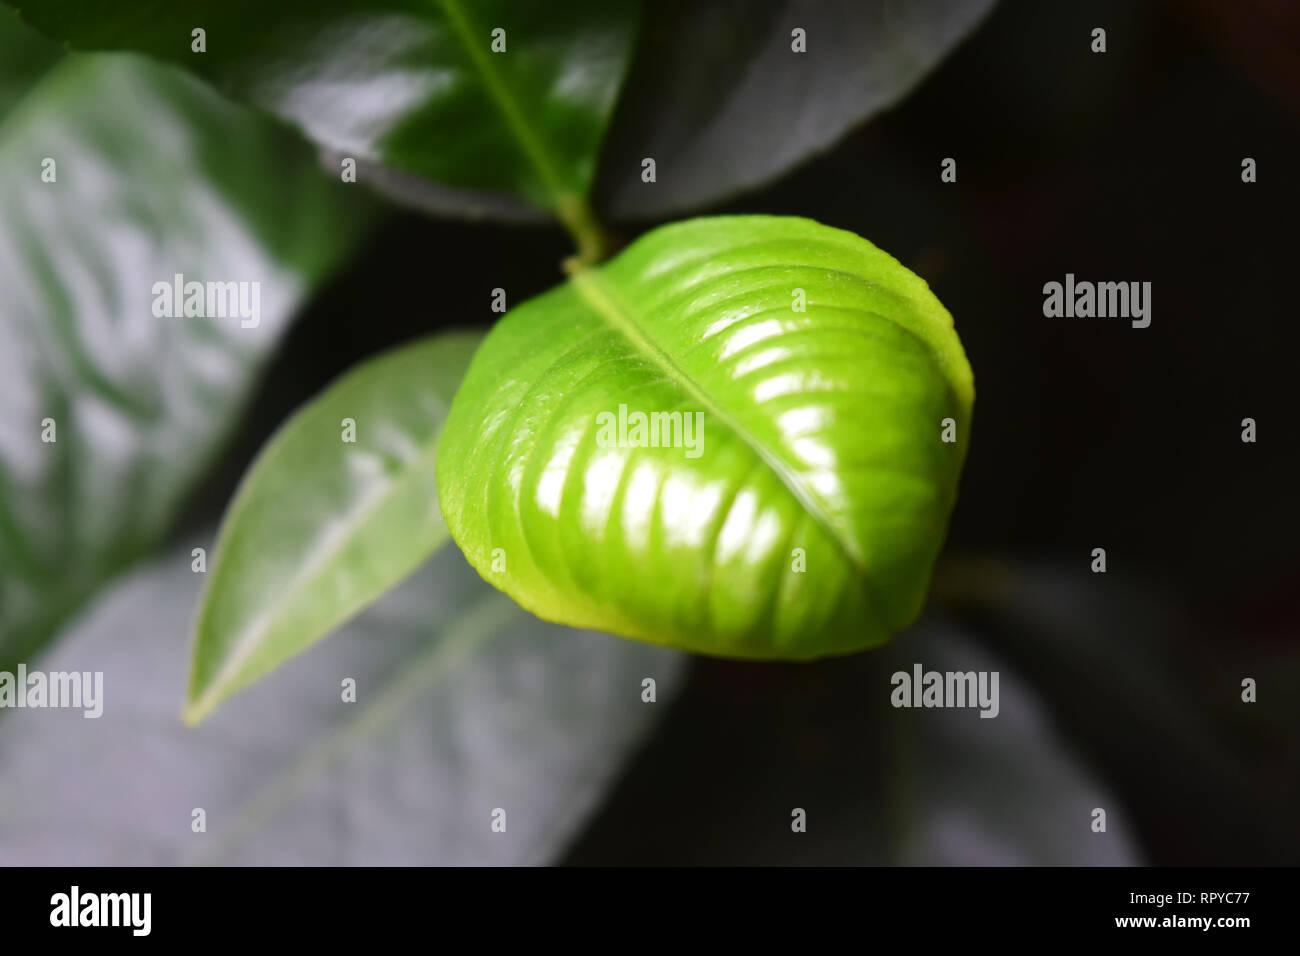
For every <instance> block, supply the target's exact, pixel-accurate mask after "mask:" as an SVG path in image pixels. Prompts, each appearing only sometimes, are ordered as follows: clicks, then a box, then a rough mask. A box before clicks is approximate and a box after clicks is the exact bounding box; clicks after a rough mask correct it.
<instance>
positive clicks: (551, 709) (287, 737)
mask: <svg viewBox="0 0 1300 956" xmlns="http://www.w3.org/2000/svg"><path fill="white" fill-rule="evenodd" d="M201 581H202V578H201V576H200V575H198V574H194V573H192V572H191V571H190V567H189V553H188V550H185V549H182V550H180V551H179V552H174V553H172V554H171V555H170V557H168V558H166V559H164V560H163V561H161V562H159V563H157V564H154V565H152V566H149V567H146V568H142V569H140V570H137V571H135V572H133V573H132V574H131V575H130V576H129V577H128V578H126V579H124V580H123V581H122V582H121V583H119V584H118V585H116V586H115V587H114V588H113V589H112V590H111V591H110V592H108V593H107V594H106V595H105V596H104V597H103V598H102V599H101V600H99V601H97V602H96V603H95V605H94V606H93V607H91V608H90V609H89V610H88V611H87V612H86V613H85V614H84V615H83V616H82V617H81V618H80V619H79V620H78V621H77V622H76V623H75V624H74V625H73V626H72V627H71V628H70V629H69V632H68V634H67V635H66V637H64V638H63V639H62V640H60V642H59V644H58V646H57V648H56V649H55V650H54V651H53V652H52V653H51V654H50V655H48V656H47V657H46V658H45V660H44V661H43V662H42V667H44V668H48V669H50V670H90V671H103V673H104V712H103V716H101V717H100V718H98V719H86V718H85V717H83V716H82V713H81V711H79V710H15V711H13V712H12V713H11V715H10V716H9V718H7V719H6V720H5V721H4V722H3V723H0V766H3V767H4V768H5V769H4V774H3V776H2V777H0V863H2V864H5V865H21V864H42V865H65V864H66V865H71V864H77V865H96V864H109V863H112V864H115V865H131V864H141V865H166V864H175V863H220V864H232V865H243V864H301V865H316V864H322V865H325V864H329V865H350V864H372V865H415V864H449V865H456V864H459V865H478V864H539V863H547V862H552V861H554V860H555V859H556V858H557V856H558V855H559V854H560V853H561V852H562V851H563V849H564V848H565V847H566V846H567V844H568V843H569V841H570V840H571V839H572V838H573V837H574V835H575V834H576V832H577V831H578V830H579V828H580V827H581V826H582V824H583V823H584V821H585V819H586V817H587V816H588V815H589V814H590V813H591V812H592V811H593V809H594V808H595V807H596V806H597V805H598V803H599V801H600V800H601V798H602V795H603V791H604V789H605V787H606V786H607V785H608V784H609V782H610V780H611V779H612V778H613V776H614V774H615V772H616V770H617V769H618V768H619V767H620V765H621V764H622V763H623V762H625V761H627V760H628V759H630V758H631V756H632V754H633V753H634V752H635V749H636V747H637V745H638V743H639V742H640V741H641V740H642V738H643V736H644V735H645V733H646V732H647V730H648V729H649V727H650V726H651V724H652V723H653V722H654V721H655V720H656V719H657V717H658V715H659V714H661V713H662V712H663V710H664V709H665V708H667V707H668V701H669V700H671V698H672V696H673V694H674V692H675V690H676V688H677V686H678V684H679V675H680V673H681V669H682V665H683V664H684V661H685V658H684V657H682V656H681V655H678V654H676V653H673V652H670V651H665V650H661V649H658V648H652V647H648V646H646V645H643V644H638V643H635V642H632V641H620V640H616V639H614V638H610V637H607V636H605V635H603V634H593V633H589V632H579V631H571V630H567V629H565V628H560V627H556V626H554V625H550V624H544V623H542V622H540V621H538V620H536V619H535V618H532V617H531V616H529V615H527V614H525V613H524V612H523V611H521V610H519V609H518V608H517V607H516V606H515V605H514V604H513V603H512V602H511V601H510V600H509V599H508V598H505V597H504V596H502V595H499V594H497V593H496V592H495V591H494V590H493V589H492V588H490V587H489V586H488V585H486V584H485V583H483V582H482V581H481V580H480V579H479V578H478V576H477V575H476V574H475V573H474V572H473V570H471V569H470V568H469V566H468V565H466V564H465V563H464V561H463V559H461V557H460V556H459V554H458V553H456V552H455V550H454V549H450V548H445V549H443V550H442V551H440V552H439V553H438V554H437V555H436V556H435V557H434V558H433V559H432V561H431V562H429V564H427V565H426V566H425V567H424V568H422V569H421V570H420V571H419V572H417V573H416V574H415V575H414V576H413V577H412V578H411V579H410V580H408V581H407V582H406V583H405V584H403V585H401V586H400V587H399V588H397V589H396V590H394V591H392V592H390V593H389V594H388V595H386V596H385V597H384V598H383V599H381V600H380V601H379V602H377V603H376V604H374V605H372V606H371V608H369V609H368V610H367V611H366V612H365V613H364V614H362V615H361V616H360V617H358V618H357V619H356V620H355V621H354V622H353V623H352V624H349V625H348V626H347V627H345V628H344V629H342V630H341V631H340V632H339V633H338V634H337V635H336V636H334V637H333V638H331V639H330V640H328V641H325V642H322V643H320V644H318V645H316V646H315V647H313V648H312V649H311V650H310V651H308V652H307V653H306V654H304V655H303V656H301V657H299V658H298V659H297V660H296V661H295V662H294V664H293V666H292V667H289V668H283V669H281V670H280V671H278V672H277V673H275V674H274V675H272V676H271V677H269V678H268V679H266V680H264V681H262V682H260V683H258V684H257V685H256V686H255V687H253V688H251V689H250V690H249V691H247V692H246V693H245V694H243V695H241V696H240V698H239V700H238V702H237V703H234V704H232V705H231V706H228V707H225V708H223V709H222V710H221V711H219V712H218V713H217V714H215V715H214V716H213V717H212V719H210V720H208V721H206V722H205V723H204V724H203V726H202V727H199V728H196V729H189V728H186V727H184V726H183V725H182V724H181V723H180V721H179V720H178V714H179V712H180V706H181V694H180V689H181V688H182V686H183V684H184V675H185V671H186V667H187V651H188V648H189V642H188V640H187V633H188V630H189V624H190V619H191V616H192V611H193V607H194V603H195V601H196V599H197V597H198V590H199V586H200V584H201ZM349 677H350V678H352V679H354V680H355V681H356V702H355V703H345V702H344V701H343V700H342V692H341V686H342V682H343V680H344V679H345V678H349ZM646 677H651V678H654V679H655V681H656V684H657V688H656V689H657V697H658V700H657V702H656V703H644V702H643V701H642V699H641V694H642V683H641V682H642V680H643V679H644V678H646ZM56 755H57V756H56ZM194 808H202V809H203V810H204V811H205V813H206V824H207V831H206V832H205V833H194V832H192V830H191V819H192V816H191V814H192V811H193V810H194ZM497 808H501V809H503V810H505V811H506V831H505V832H504V833H494V832H493V831H492V830H491V823H492V812H493V810H495V809H497Z"/></svg>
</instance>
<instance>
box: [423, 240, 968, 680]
mask: <svg viewBox="0 0 1300 956" xmlns="http://www.w3.org/2000/svg"><path fill="white" fill-rule="evenodd" d="M796 290H802V291H803V294H804V296H805V297H806V311H796V310H795V305H796V302H797V297H796ZM973 398H974V387H973V380H972V376H971V371H970V366H969V365H968V364H967V362H966V358H965V355H964V353H963V351H962V348H961V343H960V342H959V341H958V339H957V335H956V333H955V331H954V330H953V324H952V318H951V316H950V315H949V314H948V312H947V311H946V310H945V309H944V308H943V306H942V305H941V304H940V303H939V302H938V300H937V299H936V298H935V297H934V295H933V294H932V293H931V292H930V291H929V289H928V288H927V287H926V285H925V283H924V282H923V281H922V280H921V279H919V278H917V277H916V276H915V275H913V274H912V273H910V272H908V271H907V270H906V269H904V268H903V267H902V266H901V265H899V264H898V262H897V261H895V260H894V259H892V258H891V257H890V256H888V255H886V254H885V253H883V252H881V251H880V250H879V249H876V248H875V247H874V246H872V245H871V244H870V243H868V242H866V241H865V240H863V239H861V238H859V237H857V236H854V235H853V234H851V233H847V232H843V231H841V230H837V229H831V228H828V227H826V226H822V225H819V224H817V223H814V222H811V221H809V220H806V219H793V218H779V217H765V216H741V217H724V218H716V219H697V220H692V221H689V222H685V223H679V224H676V225H672V226H665V227H663V228H661V229H658V230H655V231H654V232H652V233H650V234H649V235H647V236H645V237H643V238H642V239H640V240H639V241H638V242H636V243H634V244H633V245H632V246H630V247H629V248H628V249H627V250H625V251H624V252H623V253H622V254H621V255H620V256H619V257H618V258H616V259H615V260H614V261H612V262H611V263H609V264H607V265H605V266H603V267H601V268H599V269H592V270H581V271H578V272H577V273H576V274H575V275H574V277H573V279H572V280H571V281H570V282H569V283H567V284H565V285H564V286H562V287H560V288H558V289H556V290H554V291H552V292H549V293H546V294H545V295H542V296H540V297H538V298H536V299H534V300H532V301H530V302H527V303H524V304H523V305H521V306H518V307H516V308H515V309H514V310H512V311H511V312H510V313H509V314H508V315H507V316H506V317H505V318H504V319H503V320H502V321H501V322H500V323H498V325H497V326H496V327H495V328H494V329H493V330H492V332H491V333H490V334H489V335H488V337H487V339H486V341H485V342H484V345H483V347H482V348H481V349H480V350H479V352H478V354H477V355H476V356H475V359H474V361H473V363H472V364H471V366H470V370H469V372H468V373H467V374H466V377H465V382H464V384H463V385H462V387H461V390H460V392H459V393H458V394H457V396H456V401H455V403H454V405H453V407H452V411H451V414H450V417H449V418H448V421H447V424H446V427H445V430H444V434H443V438H442V443H441V447H440V451H439V456H438V486H439V493H440V500H441V503H442V509H443V514H444V516H445V517H446V520H447V522H448V526H449V527H450V529H451V532H452V536H453V537H454V538H455V540H456V542H457V544H458V545H460V547H461V549H462V550H463V551H464V552H465V554H466V556H467V557H468V558H469V560H470V563H471V564H473V565H474V566H475V567H476V568H478V569H479V571H480V572H481V573H482V574H483V575H484V576H485V577H486V578H487V579H488V580H489V581H491V582H493V583H494V584H496V585H497V586H498V587H501V588H502V589H503V590H505V591H506V592H507V593H508V594H510V595H511V596H512V597H514V598H515V599H516V600H517V601H519V602H520V604H522V605H523V606H524V607H526V608H528V609H529V610H531V611H533V612H534V613H536V614H538V615H539V616H541V617H543V618H546V619H548V620H555V621H560V622H563V623H566V624H569V625H572V626H579V627H589V628H594V629H599V630H605V631H610V632H613V633H616V634H622V635H625V636H629V637H635V638H640V639H643V640H647V641H652V642H656V643H663V644H667V645H669V646H673V647H679V648H684V649H689V650H695V651H702V652H706V653H713V654H720V655H726V656H737V657H755V658H776V657H784V658H808V657H816V656H821V655H825V654H832V653H843V652H847V651H852V650H856V649H859V648H862V647H867V646H871V645H873V644H878V643H880V642H881V641H883V640H885V639H886V638H887V637H888V636H889V635H890V634H891V633H892V632H894V631H896V630H898V629H900V628H902V627H904V626H906V625H907V624H908V623H909V622H910V621H911V620H912V619H913V618H914V617H915V615H916V614H917V613H918V612H919V610H920V607H921V604H922V602H923V600H924V597H925V592H926V588H927V585H928V582H929V573H930V567H931V565H932V563H933V561H934V558H935V556H936V555H937V553H938V551H939V548H940V546H941V545H942V542H943V537H944V533H945V531H946V526H947V519H948V514H949V511H950V510H951V508H952V506H953V502H954V500H955V497H956V488H957V479H958V476H959V474H960V471H961V466H962V463H963V459H964V457H965V450H966V445H967V442H968V440H969V437H970V418H971V414H970V413H971V406H972V402H973ZM621 405H622V406H626V407H627V412H628V415H629V416H630V415H631V414H632V413H633V412H636V411H640V412H643V413H645V414H647V415H649V414H656V413H658V414H672V413H677V414H680V415H682V416H683V418H682V422H683V424H684V423H685V421H686V420H687V419H686V416H694V415H696V414H697V413H698V414H699V415H701V416H702V423H703V432H702V434H703V442H702V445H700V447H699V448H698V455H695V454H692V453H691V450H690V449H689V448H687V447H686V446H687V441H686V436H685V435H684V434H681V433H680V432H678V433H676V434H675V435H674V436H673V439H674V441H675V443H676V447H669V446H668V445H667V444H666V443H664V442H661V444H660V447H628V445H627V444H626V443H625V444H623V445H618V446H616V447H611V446H610V441H611V440H612V439H613V438H614V437H615V436H613V435H612V434H611V433H610V431H609V430H607V429H606V428H605V425H608V423H609V416H619V415H620V414H621V413H620V406H621ZM602 416H605V418H603V419H602ZM948 418H951V419H953V427H954V437H955V439H956V440H955V441H952V442H946V441H943V440H942V434H943V430H944V420H945V419H948ZM691 420H692V421H694V420H695V419H694V418H692V419H691ZM602 421H603V422H604V423H605V425H602ZM627 438H628V439H629V440H631V441H635V438H634V436H632V435H631V434H629V435H628V436H627ZM642 438H643V440H644V439H645V438H646V436H644V435H643V436H642ZM665 442H666V439H665ZM800 562H802V568H801V567H800V566H799V565H800Z"/></svg>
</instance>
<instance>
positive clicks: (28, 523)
mask: <svg viewBox="0 0 1300 956" xmlns="http://www.w3.org/2000/svg"><path fill="white" fill-rule="evenodd" d="M0 52H3V53H4V55H5V57H6V60H5V63H4V66H3V68H0V177H3V180H4V184H5V185H4V188H3V190H0V669H6V667H9V668H11V667H12V665H13V664H14V663H15V662H17V661H20V660H23V659H25V658H27V657H28V656H29V655H31V654H32V653H33V652H35V651H36V650H37V649H38V648H39V647H40V646H41V645H42V644H43V643H44V642H45V640H47V639H48V638H49V636H50V635H51V634H52V633H54V631H55V629H56V627H57V625H58V623H59V622H60V621H61V620H62V619H63V618H64V617H65V616H66V615H67V614H69V613H70V612H71V611H73V610H74V609H75V608H76V607H77V606H78V605H79V603H80V602H81V601H82V600H84V599H85V597H86V596H87V595H88V594H90V592H91V591H93V590H94V589H95V588H96V587H97V586H99V584H100V583H101V582H103V581H104V580H105V579H106V578H108V577H110V576H111V575H113V574H115V573H116V572H117V571H119V570H120V569H121V568H122V567H124V566H125V565H126V564H128V563H129V562H131V561H133V560H135V559H136V558H138V557H140V556H141V555H142V554H144V553H145V552H146V551H147V550H148V549H149V548H151V547H153V546H154V545H155V544H156V543H157V542H158V541H159V540H160V539H161V537H162V536H163V534H165V533H166V531H167V529H168V528H169V527H170V524H171V521H172V519H173V517H174V515H175V513H176V511H177V510H178V509H179V507H180V506H181V504H182V503H183V501H184V500H185V497H186V495H187V494H188V493H189V492H190V491H191V489H192V488H193V487H194V486H195V484H196V483H197V482H198V480H199V479H200V478H201V477H202V476H203V475H204V473H205V469H206V468H207V466H208V465H209V463H210V461H211V456H212V455H213V454H214V453H215V452H216V451H217V450H218V448H219V447H220V446H221V443H222V441H223V439H224V438H225V437H226V435H227V434H228V432H229V431H230V429H231V427H232V426H233V425H234V423H235V421H236V419H237V417H238V416H239V415H240V414H241V413H242V412H243V410H244V407H245V403H246V402H247V400H248V398H249V395H250V392H251V390H252V388H253V386H254V385H255V384H256V382H257V376H258V373H259V371H260V369H261V367H262V363H263V362H264V361H265V360H266V359H267V358H268V357H269V355H270V353H271V352H272V350H273V349H274V348H275V346H276V345H277V344H278V343H279V341H280V338H281V335H282V333H283V332H284V331H285V329H286V328H287V327H288V325H289V322H290V320H291V318H292V317H293V315H294V313H295V312H296V310H297V309H298V308H299V307H300V306H301V304H302V303H303V302H304V300H305V299H306V298H307V297H308V296H309V295H310V294H311V292H312V290H313V288H314V287H315V285H316V284H317V283H318V282H320V281H321V280H322V279H323V278H325V277H326V276H327V275H329V274H330V273H331V271H332V270H333V268H334V267H335V265H336V264H337V262H338V261H339V260H340V259H341V257H342V256H343V255H344V254H345V253H346V252H347V251H348V250H349V249H350V248H351V247H352V244H353V243H354V241H355V240H356V239H357V238H359V237H360V236H361V235H363V234H364V232H365V230H366V226H367V224H368V222H369V219H370V217H369V215H368V214H366V207H365V206H364V205H361V204H358V202H359V201H360V200H362V198H363V197H362V196H361V195H360V194H359V193H356V192H355V191H354V192H352V193H351V194H350V195H348V194H347V192H348V190H347V187H344V186H342V185H341V184H331V183H330V182H328V181H327V180H326V179H325V178H324V177H322V176H320V175H319V174H318V173H317V171H316V169H315V164H314V158H313V157H312V155H311V153H310V151H309V150H305V149H304V148H303V146H302V144H301V143H300V142H298V141H297V139H296V138H295V137H293V136H291V135H289V134H287V133H286V131H285V130H283V129H282V128H280V127H279V126H278V125H277V124H274V123H271V122H269V121H267V120H266V119H265V118H262V117H258V116H255V115H253V114H251V113H249V112H247V111H245V110H243V109H240V108H238V107H235V106H232V105H231V104H230V103H227V102H225V101H224V100H222V99H221V98H220V97H218V96H216V95H215V94H214V93H213V92H212V91H211V90H209V89H206V88H205V87H204V86H203V85H202V84H201V83H199V82H197V81H196V80H194V79H193V78H191V77H188V76H185V75H184V74H182V73H179V72H178V71H175V70H172V69H169V68H166V67H162V66H159V65H156V64H150V63H148V62H146V61H144V60H141V59H140V58H137V57H123V56H112V55H89V56H78V55H68V56H61V55H60V54H59V51H57V50H53V51H52V50H50V49H48V48H45V47H42V46H41V45H40V37H39V36H36V35H34V34H33V33H32V32H31V31H30V30H28V29H27V28H25V27H23V26H22V25H21V24H19V23H18V22H17V20H16V18H15V17H14V16H13V14H12V12H11V11H9V10H7V9H6V10H4V11H3V15H2V16H0ZM10 53H14V56H12V57H10ZM232 143H238V144H239V146H238V148H237V149H231V146H230V144H232ZM177 274H181V275H183V276H184V277H185V281H187V282H189V281H198V282H202V283H208V282H212V283H222V284H223V286H222V289H223V290H224V289H225V286H224V283H227V282H234V283H244V284H245V285H244V288H245V289H246V290H248V291H249V296H248V297H247V298H246V299H244V300H243V302H244V304H247V305H249V306H250V307H251V306H252V304H253V303H252V295H251V292H252V290H253V289H254V288H256V290H257V315H256V317H255V319H254V318H245V317H243V316H242V315H236V314H233V313H234V310H233V309H232V310H230V312H231V314H230V315H228V316H227V317H224V318H223V317H215V316H211V315H206V314H205V315H204V316H194V315H190V316H184V315H179V313H180V305H179V304H177V306H176V309H175V310H173V312H172V315H177V316H178V317H160V316H159V315H157V314H156V313H155V305H156V304H157V302H158V296H157V294H156V292H155V284H156V283H159V282H162V283H164V284H165V285H171V284H172V283H173V282H174V281H175V276H176V275H177ZM203 311H204V312H205V313H206V312H207V309H206V303H205V308H204V310H203ZM248 311H249V315H250V316H251V315H252V309H251V308H250V309H249V310H248ZM47 420H48V421H49V422H51V423H52V426H46V425H45V424H43V423H44V422H46V421H47Z"/></svg>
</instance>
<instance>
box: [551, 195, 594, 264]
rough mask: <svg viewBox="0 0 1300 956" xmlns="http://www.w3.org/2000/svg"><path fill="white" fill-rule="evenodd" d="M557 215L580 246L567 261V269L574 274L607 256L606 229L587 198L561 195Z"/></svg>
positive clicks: (556, 208) (556, 207)
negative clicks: (588, 203)
mask: <svg viewBox="0 0 1300 956" xmlns="http://www.w3.org/2000/svg"><path fill="white" fill-rule="evenodd" d="M555 215H556V216H557V217H558V218H559V220H560V222H561V223H563V224H564V228H565V229H568V230H569V235H571V236H572V237H573V241H574V243H575V244H576V245H577V247H578V254H577V255H576V256H574V257H573V258H572V259H570V260H568V262H566V264H565V269H566V271H568V272H570V274H572V273H573V272H574V271H576V270H577V269H578V268H580V267H583V266H590V265H595V264H596V263H597V262H599V261H600V260H601V259H603V258H604V257H605V252H606V247H607V243H606V241H605V230H604V228H603V227H602V226H601V224H600V220H598V219H597V218H596V214H595V213H594V212H592V210H591V207H590V206H589V205H587V201H586V200H585V199H583V198H582V197H580V196H563V197H561V198H560V200H559V202H557V203H556V204H555Z"/></svg>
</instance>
